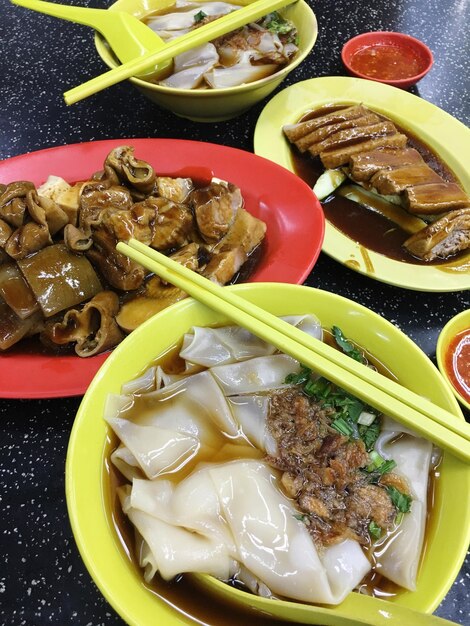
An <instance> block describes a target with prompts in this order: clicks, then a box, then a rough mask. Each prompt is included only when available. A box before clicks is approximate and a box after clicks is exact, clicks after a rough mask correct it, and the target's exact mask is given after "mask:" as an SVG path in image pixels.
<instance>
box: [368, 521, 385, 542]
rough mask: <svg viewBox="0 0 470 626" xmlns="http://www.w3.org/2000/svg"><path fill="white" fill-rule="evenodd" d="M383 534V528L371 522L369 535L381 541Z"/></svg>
mask: <svg viewBox="0 0 470 626" xmlns="http://www.w3.org/2000/svg"><path fill="white" fill-rule="evenodd" d="M381 534H382V528H381V527H380V526H379V525H378V524H376V523H375V522H374V521H372V522H370V524H369V535H370V536H371V537H372V538H373V539H380V536H381Z"/></svg>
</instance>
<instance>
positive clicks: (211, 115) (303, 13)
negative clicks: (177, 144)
mask: <svg viewBox="0 0 470 626" xmlns="http://www.w3.org/2000/svg"><path fill="white" fill-rule="evenodd" d="M200 1H201V2H204V0H200ZM235 4H240V5H244V4H247V0H235ZM159 6H162V2H161V0H117V2H115V3H114V4H112V5H111V6H110V7H109V10H111V11H113V10H114V11H125V12H126V13H131V14H132V15H133V16H134V17H137V18H139V19H142V18H143V17H144V16H148V15H149V13H151V11H154V10H158V8H159ZM163 6H168V2H166V3H165V4H163ZM279 13H280V15H282V16H283V17H284V18H286V19H289V20H291V21H292V22H293V23H294V24H295V26H296V28H297V32H298V35H299V43H298V48H299V50H298V52H297V54H296V56H295V57H294V58H293V60H292V61H291V62H290V63H289V64H288V65H286V66H285V67H283V68H282V69H280V70H279V71H278V72H275V73H274V74H271V75H270V76H266V77H265V78H261V79H259V80H256V81H253V82H251V83H245V84H242V85H238V86H236V87H227V88H223V89H176V88H173V87H167V86H164V85H158V84H156V83H151V82H148V81H144V80H141V79H140V78H136V77H132V78H130V82H131V83H132V84H133V85H134V86H135V87H136V88H137V89H138V90H139V91H140V92H141V93H142V94H144V95H145V96H146V97H147V98H149V99H150V100H152V101H153V102H155V103H156V104H157V105H159V106H160V107H162V108H164V109H168V110H169V111H172V112H173V113H174V114H175V115H178V116H180V117H184V118H188V119H191V120H193V121H196V122H217V121H222V120H227V119H231V118H233V117H236V116H238V115H241V114H242V113H244V112H245V111H247V110H248V109H249V108H251V107H252V106H253V105H255V104H256V103H258V102H259V101H261V100H263V98H265V97H266V96H268V95H269V94H270V93H271V92H272V91H274V89H276V87H278V85H279V84H280V83H281V82H282V81H283V80H284V79H285V78H286V77H287V75H288V74H290V73H291V72H292V71H293V70H294V69H295V68H296V67H297V66H298V65H299V64H300V63H301V62H302V61H303V60H304V59H305V58H306V57H307V55H308V54H309V53H310V52H311V50H312V48H313V46H314V44H315V41H316V39H317V33H318V26H317V20H316V17H315V14H314V13H313V11H312V9H311V8H310V7H309V6H308V4H307V3H306V2H305V1H304V0H298V2H295V3H294V4H291V5H289V6H287V7H286V8H285V9H281V10H279ZM95 46H96V49H97V51H98V54H99V55H100V57H101V58H102V60H103V61H104V62H105V63H106V65H108V66H109V67H110V68H114V67H117V65H119V62H118V60H117V59H116V57H115V56H114V55H113V53H112V50H111V49H110V48H109V46H108V45H107V43H106V41H105V40H104V39H103V37H102V36H101V35H99V34H97V35H96V36H95Z"/></svg>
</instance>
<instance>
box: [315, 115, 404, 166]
mask: <svg viewBox="0 0 470 626" xmlns="http://www.w3.org/2000/svg"><path fill="white" fill-rule="evenodd" d="M396 132H397V130H396V128H395V126H394V125H393V124H392V123H391V122H379V123H378V124H368V125H367V126H354V127H352V128H347V129H346V130H340V131H339V132H337V133H333V134H332V135H330V136H329V137H327V138H326V139H324V140H323V141H319V142H317V143H313V144H311V145H310V146H309V147H308V151H309V152H310V154H311V155H312V156H317V155H320V159H322V153H324V152H326V151H330V150H338V149H339V148H343V147H348V146H351V145H353V144H357V143H363V142H364V141H369V140H370V139H376V138H377V137H383V136H384V135H394V134H396ZM322 160H323V159H322Z"/></svg>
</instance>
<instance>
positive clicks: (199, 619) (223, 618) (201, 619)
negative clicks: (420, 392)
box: [104, 329, 439, 626]
mask: <svg viewBox="0 0 470 626" xmlns="http://www.w3.org/2000/svg"><path fill="white" fill-rule="evenodd" d="M324 341H325V342H326V343H327V344H328V345H330V346H333V347H335V348H337V345H336V342H335V340H334V338H333V335H332V333H331V332H330V331H329V330H326V329H324ZM180 349H181V343H179V344H178V345H175V346H173V347H171V348H170V349H169V350H168V351H167V352H165V354H163V355H161V356H160V357H159V358H157V359H155V361H154V362H153V363H150V364H149V366H151V365H160V366H161V367H162V368H163V369H164V370H165V371H166V372H167V373H169V374H178V373H181V372H183V370H184V361H183V359H181V358H180V357H179V351H180ZM363 352H364V355H365V356H366V358H367V360H368V362H369V363H370V364H371V365H372V366H374V367H376V368H377V370H378V371H379V372H380V373H381V374H383V375H385V376H387V377H388V378H391V379H393V380H398V379H397V377H396V376H395V375H394V374H393V373H392V372H390V370H388V369H387V368H386V367H385V365H384V364H383V363H381V362H380V361H379V360H378V359H376V358H375V357H374V356H373V355H371V354H370V353H369V352H367V351H363ZM220 444H221V445H220V449H219V451H218V452H217V453H215V455H214V456H213V457H212V458H206V459H204V460H205V461H206V462H217V463H221V462H228V461H231V460H235V459H242V458H259V459H261V458H263V456H264V454H263V453H262V452H261V451H259V450H258V449H256V448H255V447H254V446H252V445H251V444H249V443H248V442H247V441H246V440H244V439H243V438H238V439H233V438H232V439H231V440H230V439H228V438H227V437H226V436H224V435H223V434H222V433H221V434H220ZM224 444H225V445H224ZM227 444H228V445H227ZM231 444H232V445H231ZM233 444H234V445H233ZM117 445H118V438H117V437H116V436H115V435H114V433H112V432H111V431H110V434H109V435H108V437H107V442H106V451H105V462H104V482H105V483H107V485H108V489H107V490H106V495H107V502H106V508H107V509H108V511H109V515H110V517H111V519H112V521H113V525H114V529H115V532H116V535H117V537H118V539H119V543H120V548H121V553H122V554H123V555H124V556H125V558H126V559H127V561H128V562H129V564H130V566H131V567H132V568H134V569H135V571H136V572H137V573H138V576H139V577H141V579H142V585H143V586H144V587H145V588H146V589H147V590H148V591H149V592H150V593H152V594H154V595H155V596H156V597H157V598H158V599H159V600H160V601H161V602H163V603H165V604H166V605H168V606H170V607H172V608H173V609H174V610H175V611H176V612H178V613H179V614H180V617H182V618H184V619H187V622H188V624H194V623H197V624H200V626H239V625H240V624H241V623H243V622H245V621H246V620H248V622H247V623H249V624H250V626H281V624H284V623H285V622H283V621H278V620H272V619H269V618H266V617H265V616H263V615H262V614H261V612H258V611H257V610H256V609H250V610H249V611H248V610H245V609H243V608H241V607H240V606H238V605H236V604H230V602H229V601H228V600H224V601H223V602H222V601H220V600H218V599H217V597H216V596H215V595H210V594H207V592H205V591H201V590H200V589H199V587H198V585H197V582H196V581H195V579H194V578H192V577H191V575H181V576H178V577H177V578H176V579H175V580H173V581H170V582H168V581H165V580H163V579H162V578H161V577H160V576H158V574H157V575H156V576H155V577H154V578H153V579H152V581H151V582H150V583H147V582H145V581H144V578H143V573H142V568H141V567H140V565H139V560H138V555H137V547H136V541H135V535H134V529H133V526H132V524H131V523H130V521H129V519H128V518H127V516H126V515H125V514H124V513H123V511H122V508H121V505H120V502H119V498H118V495H117V488H118V487H120V486H122V485H125V484H126V483H127V482H128V481H127V479H126V478H125V477H124V476H123V475H122V474H121V473H120V472H119V470H117V468H116V467H115V466H114V465H113V464H112V463H111V461H110V456H111V454H112V452H113V451H114V450H115V449H116V447H117ZM438 469H439V468H438V466H436V467H434V468H433V469H432V471H431V473H430V480H429V482H428V508H427V522H426V526H428V522H429V517H430V515H431V514H432V507H433V502H434V493H435V489H436V485H437V480H438V477H439V472H438ZM187 471H188V470H185V471H183V472H181V474H180V475H178V476H173V477H172V476H171V474H170V475H168V476H167V478H170V479H173V478H174V479H176V480H178V479H180V478H181V479H182V478H183V477H184V475H185V474H186V473H187ZM363 549H364V550H365V552H366V554H367V556H368V558H369V560H370V561H371V562H372V563H373V561H374V558H373V555H372V554H371V546H370V545H369V546H364V547H363ZM425 551H426V540H425V543H424V546H423V551H422V554H421V562H422V560H423V556H424V553H425ZM231 583H232V584H233V585H234V586H235V587H237V588H239V589H242V590H243V585H241V584H240V583H239V582H238V581H236V580H234V581H231ZM228 584H230V583H228ZM245 591H246V592H247V593H251V592H250V591H248V590H245ZM356 591H357V592H359V593H363V594H365V595H370V596H375V597H379V598H385V599H386V598H393V597H394V596H397V595H399V594H400V593H401V588H400V587H399V586H398V585H396V584H395V583H393V582H391V581H389V580H388V579H386V578H385V577H383V576H381V575H380V574H379V573H378V572H377V571H376V570H375V569H372V570H371V571H370V572H369V573H368V574H367V575H366V576H365V578H364V579H363V580H362V581H361V584H360V585H359V587H358V588H357V589H356ZM286 599H287V600H289V599H288V598H286Z"/></svg>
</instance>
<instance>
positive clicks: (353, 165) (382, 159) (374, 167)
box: [348, 147, 424, 182]
mask: <svg viewBox="0 0 470 626" xmlns="http://www.w3.org/2000/svg"><path fill="white" fill-rule="evenodd" d="M423 164H424V159H423V157H422V156H421V155H420V153H419V152H418V151H417V150H415V149H414V148H402V149H396V148H384V147H381V148H377V149H376V150H371V151H370V152H361V153H360V154H353V155H352V156H351V157H350V159H349V163H348V166H349V172H350V174H351V178H353V179H354V180H357V181H359V182H366V181H368V180H369V179H370V178H371V176H373V175H374V174H376V173H377V172H380V171H382V170H388V169H390V168H396V167H404V166H405V165H423Z"/></svg>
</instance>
